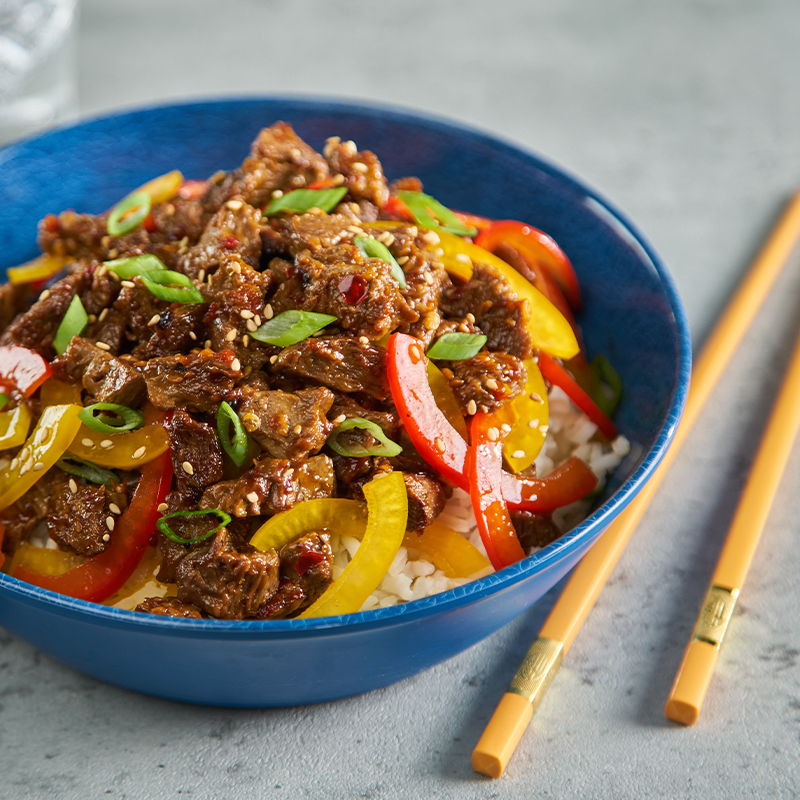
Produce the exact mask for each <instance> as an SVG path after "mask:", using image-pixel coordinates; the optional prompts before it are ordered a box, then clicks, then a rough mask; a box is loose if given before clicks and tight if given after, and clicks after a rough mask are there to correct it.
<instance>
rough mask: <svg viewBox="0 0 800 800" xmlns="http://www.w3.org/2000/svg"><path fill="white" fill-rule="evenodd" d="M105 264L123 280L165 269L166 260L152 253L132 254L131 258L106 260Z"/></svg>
mask: <svg viewBox="0 0 800 800" xmlns="http://www.w3.org/2000/svg"><path fill="white" fill-rule="evenodd" d="M103 265H104V266H106V267H108V268H109V269H110V270H113V271H114V272H115V273H116V274H117V275H119V277H120V278H122V279H123V280H130V279H131V278H135V277H137V276H138V275H144V274H145V273H149V272H158V271H159V270H164V269H166V267H165V266H164V262H163V261H162V260H161V259H160V258H159V257H158V256H154V255H152V254H150V253H146V254H145V255H143V256H131V257H130V258H116V259H114V260H113V261H104V262H103Z"/></svg>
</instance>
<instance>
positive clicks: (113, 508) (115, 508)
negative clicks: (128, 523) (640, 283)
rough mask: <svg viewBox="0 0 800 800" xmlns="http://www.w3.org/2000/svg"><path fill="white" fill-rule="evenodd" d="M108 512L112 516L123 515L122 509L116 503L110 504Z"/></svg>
mask: <svg viewBox="0 0 800 800" xmlns="http://www.w3.org/2000/svg"><path fill="white" fill-rule="evenodd" d="M108 510H109V511H110V512H111V513H112V514H121V513H122V511H120V508H119V506H118V505H117V504H116V503H109V504H108Z"/></svg>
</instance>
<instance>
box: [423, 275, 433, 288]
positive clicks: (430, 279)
mask: <svg viewBox="0 0 800 800" xmlns="http://www.w3.org/2000/svg"><path fill="white" fill-rule="evenodd" d="M422 277H423V279H424V280H425V283H427V284H428V286H433V275H431V274H430V272H423V273H422Z"/></svg>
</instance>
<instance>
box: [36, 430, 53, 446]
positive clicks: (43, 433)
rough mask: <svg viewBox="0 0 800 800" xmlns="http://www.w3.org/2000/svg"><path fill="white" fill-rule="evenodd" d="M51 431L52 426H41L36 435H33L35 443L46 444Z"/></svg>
mask: <svg viewBox="0 0 800 800" xmlns="http://www.w3.org/2000/svg"><path fill="white" fill-rule="evenodd" d="M50 433H51V430H50V428H39V430H37V431H36V436H34V437H33V443H34V444H35V445H41V444H44V443H45V442H46V441H48V440H49V439H50Z"/></svg>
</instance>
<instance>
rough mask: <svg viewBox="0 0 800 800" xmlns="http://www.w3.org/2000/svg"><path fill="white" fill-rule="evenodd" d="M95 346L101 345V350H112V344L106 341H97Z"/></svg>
mask: <svg viewBox="0 0 800 800" xmlns="http://www.w3.org/2000/svg"><path fill="white" fill-rule="evenodd" d="M95 346H96V347H99V348H100V349H101V350H110V349H111V345H110V344H106V343H105V342H95Z"/></svg>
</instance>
